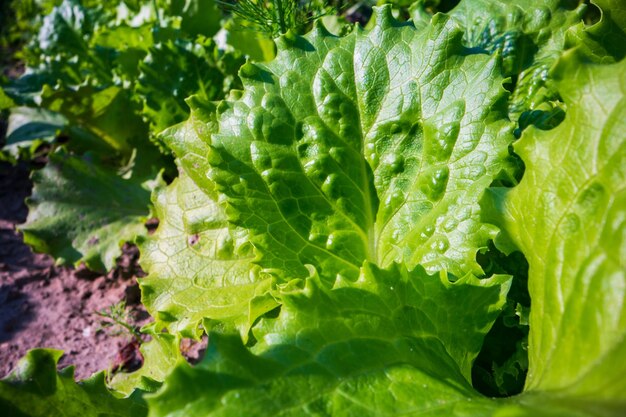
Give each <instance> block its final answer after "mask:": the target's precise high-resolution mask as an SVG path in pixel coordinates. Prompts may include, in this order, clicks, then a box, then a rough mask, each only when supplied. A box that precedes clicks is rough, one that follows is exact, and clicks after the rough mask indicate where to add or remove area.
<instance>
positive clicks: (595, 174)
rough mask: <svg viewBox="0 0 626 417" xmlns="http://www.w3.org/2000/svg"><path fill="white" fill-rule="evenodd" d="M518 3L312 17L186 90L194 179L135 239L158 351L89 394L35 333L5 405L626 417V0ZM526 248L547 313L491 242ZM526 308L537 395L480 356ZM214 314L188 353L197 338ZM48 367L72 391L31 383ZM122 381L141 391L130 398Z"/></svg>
mask: <svg viewBox="0 0 626 417" xmlns="http://www.w3.org/2000/svg"><path fill="white" fill-rule="evenodd" d="M524 3H525V5H526V6H527V7H526V9H523V8H521V7H520V6H518V5H510V4H508V3H500V2H495V1H484V2H480V4H481V5H482V7H483V8H484V12H483V14H482V15H480V16H479V17H480V18H477V16H478V14H477V13H478V12H477V10H478V9H473V8H472V7H473V6H472V4H474V3H469V2H468V3H461V4H460V5H459V6H458V7H457V8H455V9H454V10H452V11H451V12H450V13H449V14H448V15H445V14H435V15H434V16H430V15H429V14H428V13H427V12H426V9H425V8H424V7H421V6H423V5H421V4H420V3H418V4H417V5H416V6H415V7H414V9H413V13H414V19H413V21H411V22H399V21H397V20H395V19H394V18H393V17H392V15H391V9H390V8H389V7H383V8H381V9H378V10H376V11H375V14H374V18H373V23H372V24H371V25H370V27H369V28H368V29H367V30H363V29H360V28H356V29H355V30H354V31H353V32H352V33H351V34H349V35H347V36H345V37H336V36H333V35H331V34H330V33H328V32H327V31H326V30H325V28H324V27H323V26H322V25H320V24H318V25H316V27H315V29H314V30H313V31H312V32H311V33H309V34H308V35H306V36H296V35H293V34H291V33H287V34H286V35H285V36H282V37H280V38H279V39H278V41H277V45H278V54H277V56H276V58H275V60H273V61H272V62H269V63H267V64H258V63H256V64H255V63H251V62H249V63H246V64H245V65H244V66H243V67H242V68H241V70H240V72H239V76H240V78H241V79H242V83H243V90H241V91H239V90H234V91H231V93H230V94H229V95H228V96H227V97H226V98H225V99H224V100H222V101H220V102H210V101H206V100H204V99H202V98H199V97H195V98H191V99H189V100H188V104H189V106H190V108H191V115H190V117H189V119H188V120H187V121H186V122H185V123H182V124H180V125H177V126H175V127H173V128H171V129H169V130H168V131H167V132H166V133H165V135H164V141H165V142H166V144H167V146H168V147H169V148H171V149H172V150H173V152H174V154H175V155H176V157H177V159H176V162H177V164H178V167H179V170H180V176H179V177H178V178H177V179H176V180H174V182H172V183H171V184H170V185H167V186H165V185H163V184H161V185H159V186H157V187H156V189H155V192H154V193H153V197H152V198H153V204H154V206H155V211H156V213H157V215H158V217H159V218H160V221H161V222H160V225H159V228H158V229H157V231H156V233H155V234H154V235H152V236H147V237H144V238H141V239H139V241H138V243H139V245H140V249H141V251H142V266H143V267H144V268H145V269H146V271H147V272H148V276H147V277H146V278H144V279H143V280H142V282H141V287H142V294H143V302H144V303H145V305H146V307H147V309H148V310H149V312H150V313H151V314H152V315H153V317H154V318H155V322H154V323H153V324H151V325H150V326H149V327H147V328H146V329H144V330H145V331H146V332H148V333H150V334H152V336H153V340H152V341H151V342H149V343H147V344H145V345H144V346H143V348H142V349H143V350H142V351H143V354H144V360H145V361H144V366H143V367H142V368H141V369H140V370H139V371H137V372H135V373H131V374H118V375H116V376H115V377H114V378H113V379H112V380H111V381H110V386H111V387H112V391H113V392H112V393H108V392H106V391H104V390H100V388H99V390H98V391H97V393H96V392H94V394H93V395H87V396H83V394H82V392H84V391H88V392H89V390H90V389H91V387H92V384H93V381H91V380H90V381H87V382H83V383H79V384H78V385H77V386H75V385H72V384H71V383H70V384H69V385H70V386H71V388H66V387H65V385H64V384H66V383H67V380H66V379H65V380H64V379H62V378H61V376H57V375H55V374H54V373H53V372H52V369H51V368H53V367H51V366H50V363H55V360H56V359H57V358H58V353H56V352H55V351H49V350H39V351H35V352H36V353H31V356H30V357H28V358H26V359H25V360H24V362H22V364H21V365H20V367H19V368H18V370H17V371H16V372H15V373H14V374H13V375H12V376H10V377H9V378H8V379H7V380H4V381H3V382H2V383H0V403H1V404H2V405H4V404H6V407H7V409H11V410H19V411H16V412H15V413H16V415H41V413H38V412H34V411H33V412H31V411H29V410H30V409H29V402H30V401H34V400H33V398H37V399H38V400H37V401H38V403H45V402H46V401H47V402H48V403H49V404H55V407H56V404H59V403H63V402H65V401H67V402H69V403H71V402H72V401H74V398H78V396H80V398H81V401H85V404H86V406H85V407H84V410H89V411H88V412H92V414H93V415H148V416H151V417H156V416H170V417H173V416H189V417H195V416H210V415H211V416H212V415H215V416H217V415H220V416H231V415H232V416H240V415H251V416H302V415H316V416H381V415H382V416H387V415H388V416H395V415H410V416H413V415H415V416H418V415H419V416H433V417H436V416H476V417H478V416H481V417H482V416H554V417H556V416H574V417H590V416H607V417H609V416H611V417H613V416H615V417H617V416H621V415H623V414H624V411H625V410H626V395H625V394H624V393H625V392H626V377H625V376H624V375H626V350H625V349H626V344H625V343H624V340H625V335H626V309H625V308H624V305H625V304H624V296H625V295H626V294H625V292H626V273H625V271H626V268H625V266H626V265H624V260H625V259H626V246H625V240H624V239H625V235H624V233H625V230H626V227H625V224H624V221H625V219H626V201H625V194H624V184H625V183H626V181H625V179H626V170H625V168H624V167H626V160H625V159H626V141H625V140H624V135H623V131H624V129H625V128H626V117H625V116H626V105H625V104H624V103H626V100H625V94H626V93H625V92H624V85H626V75H625V74H626V61H623V60H622V61H620V59H621V58H622V57H623V53H624V48H623V45H622V47H621V49H620V48H619V47H614V46H610V45H608V44H605V42H607V40H610V39H615V37H619V36H621V35H620V33H619V31H618V29H616V28H619V30H621V34H623V33H624V28H625V27H626V25H624V23H625V22H624V19H623V16H624V15H623V14H622V12H623V11H624V9H623V8H620V7H619V5H615V4H613V6H616V7H614V8H610V7H605V8H602V11H603V12H604V14H603V15H602V16H601V20H600V21H599V22H597V23H595V24H593V25H591V26H589V27H582V26H580V25H581V24H582V23H581V19H582V18H583V17H584V12H585V7H584V6H582V7H578V8H576V7H574V8H567V7H564V6H563V5H562V4H560V3H559V2H556V1H555V2H542V4H541V5H536V4H535V3H534V2H530V1H528V2H524ZM526 3H527V4H526ZM611 4H612V3H611V2H610V1H609V2H607V4H606V5H611ZM602 5H603V4H601V6H602ZM420 7H421V8H420ZM475 7H477V6H475ZM486 13H491V15H490V16H491V19H492V21H493V22H494V23H493V24H491V23H487V24H486V26H485V23H484V22H485V19H487V20H488V17H486V16H489V15H488V14H486ZM607 28H608V29H607ZM485 29H487V30H486V31H485ZM477 31H479V32H480V33H483V34H484V36H483V37H481V38H479V42H478V43H477V41H476V38H474V37H472V35H471V34H472V33H476V32H477ZM598 33H602V35H598V36H596V35H597V34H598ZM507 45H508V46H507ZM524 45H526V46H532V48H531V50H530V51H529V50H528V49H526V48H525V47H524ZM573 45H577V48H575V49H572V50H566V49H567V48H568V47H570V46H573ZM517 48H519V52H518V53H517V55H516V51H517V50H518V49H517ZM592 61H595V63H594V62H592ZM600 63H602V64H600ZM537 68H544V69H545V70H546V71H543V70H537ZM515 79H516V80H517V82H515ZM507 88H508V90H507ZM510 90H513V91H510ZM558 114H561V116H558ZM544 116H545V117H544ZM523 118H526V119H523ZM547 120H549V121H550V122H549V123H544V122H546V121H547ZM555 125H556V126H555ZM518 136H519V137H520V138H519V139H517V137H518ZM514 251H521V253H522V254H523V255H524V256H525V257H526V259H527V262H528V291H529V296H530V300H531V306H530V314H528V306H524V305H522V304H519V303H518V304H517V305H516V304H515V302H514V299H512V298H511V297H512V294H513V293H514V291H511V288H512V287H514V286H517V287H519V286H520V285H519V279H520V277H519V276H518V275H517V274H518V272H516V271H517V270H519V269H523V268H522V267H521V266H520V265H517V267H518V268H517V269H516V268H510V269H507V268H500V269H502V271H499V272H498V271H497V270H498V268H495V267H488V265H487V263H486V262H483V261H481V259H483V260H484V259H487V260H491V261H492V262H495V263H497V262H499V259H500V258H498V256H500V255H501V258H503V257H504V255H503V254H509V253H513V252H514ZM506 259H507V260H508V261H507V262H511V259H517V258H514V257H512V258H506ZM524 265H525V264H524ZM494 271H496V272H498V273H494ZM503 272H508V273H503ZM511 273H513V274H514V275H513V276H511ZM510 306H514V307H511V308H512V310H511V311H515V312H516V315H515V317H513V318H512V317H509V319H513V320H517V323H516V324H517V325H518V326H525V325H526V320H527V321H528V323H527V324H528V328H529V337H528V341H527V343H521V342H520V343H517V345H516V348H517V350H516V352H515V354H514V355H513V356H512V359H511V360H512V361H513V362H515V361H517V364H518V365H519V364H520V363H522V362H524V361H525V360H524V359H523V358H526V357H527V365H528V370H527V371H528V374H527V377H526V380H525V384H524V387H523V392H522V393H520V394H519V395H516V396H512V397H508V398H492V397H490V396H486V395H483V394H481V393H479V392H478V391H477V390H476V389H475V388H474V386H473V385H472V383H473V382H474V383H475V381H473V380H472V367H473V365H474V363H475V360H476V358H477V356H478V355H479V354H480V352H481V349H483V351H484V346H483V342H484V340H485V336H486V335H487V334H488V333H489V332H490V329H492V326H493V325H494V323H495V322H496V321H497V320H501V319H502V315H504V314H508V313H507V310H506V309H507V308H509V307H510ZM513 314H515V313H513ZM204 332H206V333H208V334H209V347H208V351H207V353H206V355H205V357H204V359H203V360H202V362H201V363H199V364H197V365H195V366H191V365H189V364H187V363H186V362H185V361H184V359H182V357H181V355H180V352H179V351H178V349H177V347H178V343H179V341H180V338H181V337H196V338H197V337H200V336H201V334H202V333H204ZM513 342H516V341H513ZM517 342H519V341H517ZM519 358H522V359H519ZM520 366H521V365H520ZM65 372H66V373H67V371H65ZM60 375H64V374H63V373H62V374H60ZM99 377H100V376H95V377H94V378H99ZM55 378H57V379H55ZM59 378H61V379H59ZM44 379H45V380H46V381H56V382H50V383H49V384H50V386H53V387H54V389H53V388H50V389H48V390H47V391H45V392H44V391H43V390H42V389H39V388H38V389H35V390H33V389H31V390H30V391H28V390H25V393H23V394H21V393H20V392H21V391H20V388H23V387H28V386H32V385H33V384H32V381H39V380H42V381H43V380H44ZM29 383H31V385H28V384H29ZM99 386H100V385H99ZM100 387H101V386H100ZM120 393H121V394H124V395H126V396H128V397H127V398H123V399H119V400H117V401H120V402H121V401H126V402H127V403H126V404H131V403H130V402H132V404H134V406H135V407H137V408H135V409H134V411H131V409H130V408H127V409H126V410H125V411H122V412H121V411H119V410H120V408H119V406H118V404H119V403H118V402H117V401H115V400H111V398H110V397H111V396H114V395H120ZM129 401H130V402H129ZM129 407H130V405H129ZM60 410H62V409H60ZM68 410H69V408H68ZM92 410H93V411H92ZM63 412H65V411H61V412H59V414H60V415H62V414H61V413H63ZM19 413H21V414H19ZM67 414H69V415H72V414H71V412H70V411H67ZM83 415H84V412H83Z"/></svg>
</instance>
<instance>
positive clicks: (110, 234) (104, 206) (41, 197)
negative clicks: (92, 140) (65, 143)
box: [20, 153, 158, 271]
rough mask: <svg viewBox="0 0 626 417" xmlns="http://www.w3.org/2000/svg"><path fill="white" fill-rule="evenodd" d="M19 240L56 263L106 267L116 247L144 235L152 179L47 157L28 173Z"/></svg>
mask: <svg viewBox="0 0 626 417" xmlns="http://www.w3.org/2000/svg"><path fill="white" fill-rule="evenodd" d="M33 182H34V188H33V194H32V196H31V197H30V198H29V199H28V200H27V203H28V206H29V213H28V219H27V220H26V223H25V224H23V225H22V226H20V230H21V232H22V233H23V234H24V241H25V242H26V243H28V244H29V245H31V246H32V247H33V248H34V249H35V250H37V251H40V252H46V253H50V254H51V255H52V256H54V257H55V258H57V261H58V262H61V263H69V264H78V263H81V262H84V263H85V264H86V265H87V266H88V267H89V268H91V269H94V270H100V271H102V270H104V269H107V270H108V269H111V268H112V267H113V266H114V265H115V260H116V259H117V257H118V256H119V255H120V254H121V250H120V246H121V245H122V244H123V243H124V242H126V241H132V240H133V239H134V238H135V236H139V235H145V234H146V233H147V230H146V228H145V226H144V222H145V221H146V219H147V216H148V214H149V211H150V210H149V207H148V205H149V203H150V191H151V189H152V188H153V187H154V186H155V183H156V182H158V181H157V180H153V179H152V177H151V176H149V177H147V178H132V179H124V178H122V177H121V176H120V175H118V173H117V172H115V171H113V170H111V169H108V168H105V167H104V166H102V165H101V164H99V163H98V162H97V161H92V160H90V159H89V158H88V157H84V158H78V157H74V156H69V155H66V154H64V153H52V154H50V155H49V162H48V164H47V165H46V167H45V168H43V169H41V170H39V171H35V173H34V174H33Z"/></svg>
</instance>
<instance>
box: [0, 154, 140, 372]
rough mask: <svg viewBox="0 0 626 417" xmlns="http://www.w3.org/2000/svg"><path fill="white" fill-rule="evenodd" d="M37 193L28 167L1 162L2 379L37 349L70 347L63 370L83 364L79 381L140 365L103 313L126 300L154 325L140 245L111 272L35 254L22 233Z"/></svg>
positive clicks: (125, 339)
mask: <svg viewBox="0 0 626 417" xmlns="http://www.w3.org/2000/svg"><path fill="white" fill-rule="evenodd" d="M30 189H31V183H30V181H29V179H28V170H27V168H26V167H25V166H24V165H18V166H16V167H13V166H11V165H9V164H5V163H0V377H3V376H5V375H6V374H8V373H9V372H10V371H11V370H12V369H13V368H14V367H15V365H16V363H17V361H18V360H19V359H20V358H21V357H22V356H23V355H24V354H25V353H26V352H27V351H28V350H29V349H32V348H35V347H49V348H56V349H61V350H63V351H64V352H65V355H64V356H63V358H62V359H61V361H60V366H62V367H64V366H67V365H70V364H73V365H75V366H76V377H77V378H79V379H82V378H85V377H88V376H90V375H91V374H92V373H93V372H95V371H97V370H101V369H114V368H119V367H124V368H126V369H132V368H136V367H138V366H139V365H140V364H141V357H140V355H139V353H138V351H137V349H136V344H134V343H132V338H131V337H130V336H129V335H117V336H114V335H113V334H112V332H111V331H110V330H107V331H102V330H100V329H101V327H102V326H101V323H102V321H104V319H103V318H102V317H101V316H99V315H98V314H96V313H97V312H98V311H101V310H103V309H106V308H109V307H110V306H111V305H113V304H115V303H118V302H120V301H122V300H124V301H126V303H127V305H128V306H129V309H130V311H131V317H132V320H131V321H133V322H135V323H138V324H141V323H145V322H146V321H147V317H148V315H147V314H146V313H145V311H143V310H142V309H141V305H140V303H139V290H138V287H137V282H136V276H137V275H141V270H140V269H139V268H138V267H137V266H136V260H137V256H138V253H137V250H136V248H133V247H126V248H125V249H126V250H125V251H124V255H123V256H122V258H121V259H120V261H119V263H118V268H117V269H116V270H114V271H112V272H111V273H109V274H108V275H97V274H94V273H92V272H90V271H86V270H75V269H73V268H67V267H58V266H55V265H54V261H53V260H52V259H51V258H50V257H49V256H46V255H42V254H33V253H32V251H31V250H30V248H29V247H28V246H26V245H25V244H24V243H23V242H22V238H21V236H20V234H19V232H17V231H16V225H19V224H20V223H22V222H24V221H25V219H26V215H27V208H26V206H25V204H24V198H25V197H26V196H28V195H29V194H30Z"/></svg>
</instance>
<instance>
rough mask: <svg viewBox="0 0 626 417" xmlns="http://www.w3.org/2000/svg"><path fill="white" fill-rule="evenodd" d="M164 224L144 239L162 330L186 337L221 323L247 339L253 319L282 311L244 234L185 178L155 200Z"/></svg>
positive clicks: (152, 304) (151, 295) (153, 306)
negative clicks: (276, 309)
mask: <svg viewBox="0 0 626 417" xmlns="http://www.w3.org/2000/svg"><path fill="white" fill-rule="evenodd" d="M153 198H154V206H155V213H156V215H157V217H158V218H159V220H160V223H159V227H158V229H157V231H156V233H155V234H154V235H153V236H149V237H146V238H142V239H139V247H140V250H141V253H142V258H141V265H142V267H143V268H144V270H146V271H147V272H148V274H149V275H148V276H147V277H146V278H143V279H141V281H140V282H141V289H142V300H143V303H144V304H145V306H146V308H147V309H148V311H149V312H150V313H151V314H152V315H153V316H154V317H155V318H156V319H157V323H158V324H159V325H160V326H166V327H167V328H168V329H169V330H170V331H171V332H179V333H181V334H183V335H186V336H188V337H198V336H199V335H200V334H201V333H200V332H201V329H200V328H199V325H200V324H201V323H202V321H203V320H204V319H208V320H209V321H205V328H210V327H212V325H213V324H212V323H218V322H219V323H221V325H222V326H224V325H230V327H231V328H237V329H238V330H239V331H240V333H241V336H242V337H243V338H244V339H245V338H247V335H248V330H249V329H250V327H251V326H252V324H253V323H254V321H255V320H256V319H257V318H258V317H259V316H261V315H262V314H264V313H266V312H267V311H269V310H272V309H273V308H275V307H276V306H277V303H276V301H275V300H274V298H273V297H271V295H269V290H270V289H271V284H272V277H271V275H269V274H264V273H263V272H262V271H261V269H260V268H259V267H258V266H257V265H255V264H254V263H253V261H254V260H255V258H256V254H255V251H254V249H253V248H252V247H251V245H250V243H249V242H248V240H247V238H246V236H245V234H244V233H243V231H242V230H235V229H231V228H230V227H229V226H228V223H227V222H226V219H225V216H224V214H223V211H222V209H221V208H220V206H219V205H218V204H217V203H216V201H215V200H214V199H213V198H212V197H211V196H209V195H207V194H205V193H204V192H203V191H201V190H200V189H199V188H198V187H197V186H196V185H195V183H194V182H193V181H191V180H190V179H189V178H188V177H187V176H186V175H185V174H184V173H181V175H180V177H179V178H177V179H176V180H174V182H173V183H172V184H171V185H170V186H168V187H167V188H159V189H157V190H156V192H155V194H154V197H153Z"/></svg>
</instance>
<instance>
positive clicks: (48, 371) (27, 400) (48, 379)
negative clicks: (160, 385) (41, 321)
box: [0, 349, 148, 417]
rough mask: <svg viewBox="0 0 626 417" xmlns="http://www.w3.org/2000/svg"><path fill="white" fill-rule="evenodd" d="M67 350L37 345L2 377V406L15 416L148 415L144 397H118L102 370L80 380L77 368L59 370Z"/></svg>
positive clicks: (3, 411)
mask: <svg viewBox="0 0 626 417" xmlns="http://www.w3.org/2000/svg"><path fill="white" fill-rule="evenodd" d="M62 354H63V352H61V351H59V350H54V349H33V350H31V351H29V352H28V353H27V354H26V356H24V358H22V359H21V360H20V362H19V363H18V365H17V368H16V369H15V371H13V373H11V374H10V375H9V376H7V377H6V378H4V379H2V380H0V409H1V410H2V413H3V415H5V416H11V417H51V416H65V417H80V416H83V417H102V416H108V417H142V416H145V415H147V411H148V410H147V407H146V404H145V402H144V401H143V399H142V398H141V397H140V396H139V395H137V394H135V395H132V396H131V397H129V398H123V399H122V398H117V397H116V396H115V395H113V393H111V392H110V391H109V390H108V389H107V388H106V386H105V384H104V374H103V373H102V372H99V373H97V374H94V375H93V376H91V377H90V378H88V379H85V380H84V381H82V382H80V383H76V382H74V368H73V367H69V368H65V369H63V370H61V371H60V372H58V373H57V369H56V368H57V362H58V361H59V359H60V358H61V355H62Z"/></svg>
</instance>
